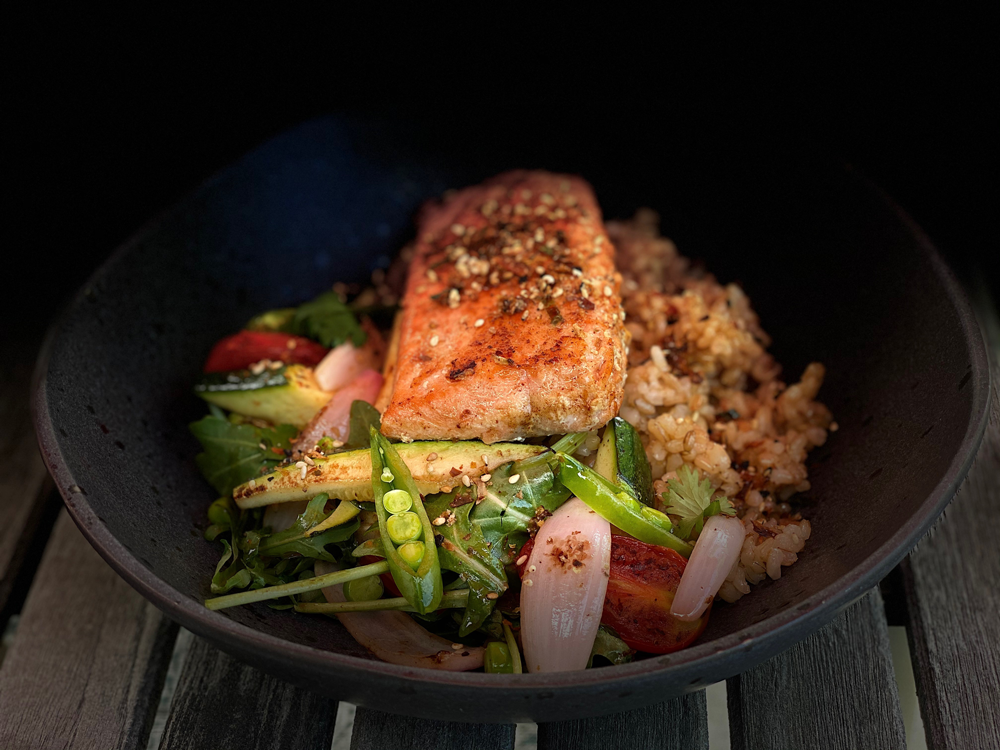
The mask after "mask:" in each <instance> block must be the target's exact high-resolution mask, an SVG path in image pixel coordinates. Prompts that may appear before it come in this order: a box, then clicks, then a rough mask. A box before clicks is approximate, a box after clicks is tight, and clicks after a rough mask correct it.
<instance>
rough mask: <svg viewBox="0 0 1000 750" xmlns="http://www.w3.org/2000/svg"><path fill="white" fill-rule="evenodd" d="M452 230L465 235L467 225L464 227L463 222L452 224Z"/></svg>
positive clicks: (459, 234)
mask: <svg viewBox="0 0 1000 750" xmlns="http://www.w3.org/2000/svg"><path fill="white" fill-rule="evenodd" d="M451 231H452V232H454V233H455V234H457V235H458V236H459V237H462V236H464V235H465V227H463V226H462V225H461V224H452V225H451Z"/></svg>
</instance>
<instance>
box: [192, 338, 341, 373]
mask: <svg viewBox="0 0 1000 750" xmlns="http://www.w3.org/2000/svg"><path fill="white" fill-rule="evenodd" d="M328 351H330V350H329V349H327V348H326V347H325V346H321V345H320V344H317V343H316V342H315V341H310V340H309V339H307V338H303V337H302V336H293V335H291V334H290V333H275V332H272V331H240V332H239V333H237V334H233V335H232V336H227V337H226V338H224V339H222V341H220V342H219V343H217V344H216V345H215V346H214V347H212V351H211V352H210V353H209V355H208V359H207V360H206V361H205V372H230V371H231V370H243V369H245V368H247V367H249V366H250V365H252V364H253V363H254V362H260V361H261V360H262V359H270V360H272V361H274V362H287V363H288V364H298V365H306V366H307V367H315V366H316V365H318V364H319V363H320V361H321V360H322V359H323V357H325V356H326V353H327V352H328Z"/></svg>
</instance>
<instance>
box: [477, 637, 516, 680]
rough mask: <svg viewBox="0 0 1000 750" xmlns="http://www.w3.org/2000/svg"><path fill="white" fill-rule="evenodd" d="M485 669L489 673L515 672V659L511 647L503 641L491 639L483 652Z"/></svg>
mask: <svg viewBox="0 0 1000 750" xmlns="http://www.w3.org/2000/svg"><path fill="white" fill-rule="evenodd" d="M483 669H484V670H486V672H487V673H488V674H513V673H514V661H513V659H511V658H510V648H508V646H507V644H506V643H505V642H503V641H490V642H489V643H487V644H486V650H485V651H484V653H483Z"/></svg>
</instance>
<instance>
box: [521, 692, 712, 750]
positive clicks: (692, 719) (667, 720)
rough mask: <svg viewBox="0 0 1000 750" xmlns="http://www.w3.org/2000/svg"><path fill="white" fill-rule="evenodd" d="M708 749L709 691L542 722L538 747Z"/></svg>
mask: <svg viewBox="0 0 1000 750" xmlns="http://www.w3.org/2000/svg"><path fill="white" fill-rule="evenodd" d="M674 747H683V748H684V750H708V709H707V705H706V702H705V691H704V690H700V691H698V692H697V693H689V694H688V695H682V696H680V697H679V698H671V699H670V700H668V701H666V702H664V703H658V704H656V705H654V706H647V707H646V708H637V709H635V710H633V711H624V712H622V713H618V714H611V715H610V716H600V717H597V718H593V719H579V720H577V721H556V722H552V723H548V724H539V725H538V750H590V749H591V748H592V749H593V750H636V749H637V748H644V749H645V748H649V750H654V749H656V750H658V749H659V748H674Z"/></svg>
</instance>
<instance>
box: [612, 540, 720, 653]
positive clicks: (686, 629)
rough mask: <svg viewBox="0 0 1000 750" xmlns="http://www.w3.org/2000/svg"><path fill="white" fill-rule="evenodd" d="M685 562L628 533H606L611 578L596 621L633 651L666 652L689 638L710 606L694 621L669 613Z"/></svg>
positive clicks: (703, 622)
mask: <svg viewBox="0 0 1000 750" xmlns="http://www.w3.org/2000/svg"><path fill="white" fill-rule="evenodd" d="M686 566H687V560H685V559H684V558H683V557H681V556H680V555H678V554H677V553H676V552H674V551H673V550H672V549H668V548H666V547H659V546H657V545H654V544H646V543H645V542H640V541H639V540H638V539H633V538H632V537H630V536H624V535H621V534H614V535H612V537H611V577H610V578H609V579H608V591H607V594H606V595H605V597H604V615H603V616H602V617H601V622H603V623H604V624H605V625H609V626H610V627H612V628H614V629H615V630H616V631H617V633H618V635H619V636H621V639H622V640H623V641H625V643H627V644H628V645H629V646H630V647H632V648H634V649H636V650H637V651H645V652H646V653H650V654H667V653H670V652H671V651H678V650H680V649H682V648H684V647H686V646H688V645H690V644H691V642H692V641H694V639H695V638H697V637H698V636H699V635H701V632H702V631H703V630H704V629H705V625H707V624H708V613H709V610H710V609H711V608H709V610H706V611H705V614H704V615H702V616H701V617H700V618H699V619H697V620H695V621H693V622H682V621H680V620H678V619H677V618H675V617H674V616H673V615H671V614H670V605H671V604H672V603H673V601H674V592H676V591H677V584H678V583H680V580H681V574H682V573H683V572H684V568H685V567H686Z"/></svg>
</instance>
